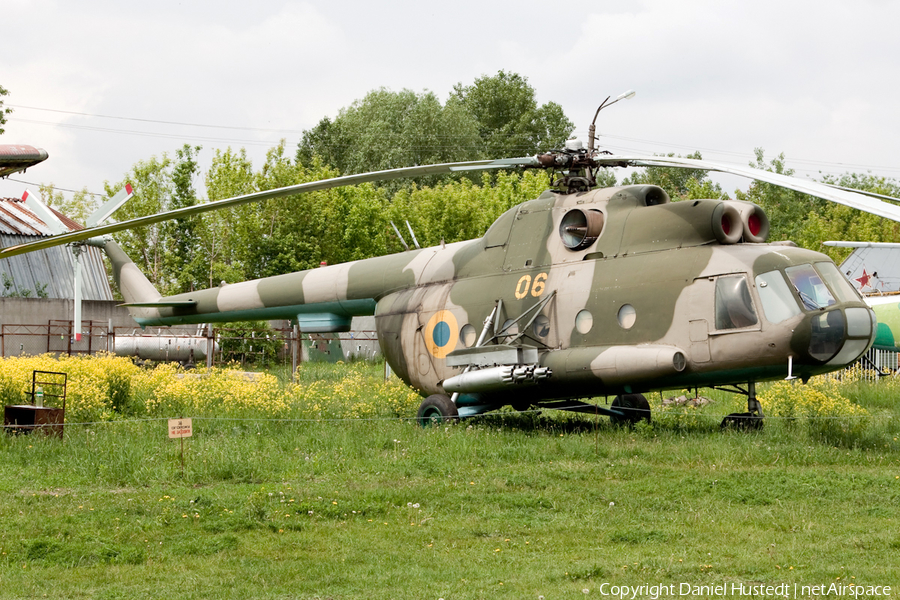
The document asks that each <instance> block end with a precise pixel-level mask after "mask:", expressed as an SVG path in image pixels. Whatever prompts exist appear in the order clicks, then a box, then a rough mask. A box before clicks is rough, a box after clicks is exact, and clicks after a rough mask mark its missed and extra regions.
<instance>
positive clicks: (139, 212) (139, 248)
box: [103, 153, 173, 294]
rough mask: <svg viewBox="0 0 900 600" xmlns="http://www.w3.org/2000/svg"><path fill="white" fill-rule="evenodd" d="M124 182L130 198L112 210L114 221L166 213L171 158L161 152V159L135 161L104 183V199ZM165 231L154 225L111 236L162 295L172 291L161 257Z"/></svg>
mask: <svg viewBox="0 0 900 600" xmlns="http://www.w3.org/2000/svg"><path fill="white" fill-rule="evenodd" d="M126 183H131V185H132V186H133V188H134V197H133V198H132V199H131V200H129V201H128V202H126V203H125V204H124V205H123V206H122V208H120V209H119V210H118V211H116V218H117V220H119V221H124V220H127V219H131V218H135V217H140V216H146V215H152V214H154V213H158V212H162V211H164V210H166V209H167V208H168V206H169V202H170V199H171V195H172V187H173V186H172V159H170V158H169V157H168V156H167V155H166V154H165V153H163V155H162V158H156V157H155V156H153V157H151V158H150V159H149V160H145V161H139V162H138V163H136V164H135V165H134V166H133V167H132V168H131V171H129V172H128V173H127V174H126V175H125V177H124V179H123V180H122V181H120V182H116V183H109V182H104V184H103V187H104V188H105V191H106V196H107V198H112V196H113V195H115V193H116V192H118V191H119V190H120V189H122V188H123V187H125V184H126ZM165 231H166V224H165V223H155V224H153V225H147V226H145V227H137V228H134V229H128V230H124V231H120V232H117V233H115V234H114V235H113V237H114V238H115V240H116V242H118V243H119V245H120V246H122V249H123V250H124V251H125V253H126V254H128V255H129V256H130V257H131V259H132V260H134V262H135V263H136V264H137V266H138V267H139V268H140V269H141V271H143V272H144V274H145V275H147V278H148V279H150V281H151V282H153V283H154V284H155V285H156V286H157V287H158V289H159V290H160V292H162V293H164V294H166V293H169V292H170V291H171V290H172V289H173V286H172V283H171V273H170V272H169V271H168V270H167V269H166V268H165V255H166V252H167V251H168V248H169V245H168V244H167V243H166V237H165Z"/></svg>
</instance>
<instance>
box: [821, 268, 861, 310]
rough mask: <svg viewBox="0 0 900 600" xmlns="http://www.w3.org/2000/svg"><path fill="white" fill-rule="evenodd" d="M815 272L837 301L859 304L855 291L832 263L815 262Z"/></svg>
mask: <svg viewBox="0 0 900 600" xmlns="http://www.w3.org/2000/svg"><path fill="white" fill-rule="evenodd" d="M816 271H818V272H819V274H820V275H822V279H824V280H825V283H826V284H827V285H828V287H829V288H831V291H832V292H834V295H835V296H837V298H838V300H839V301H841V302H859V301H860V300H861V298H860V297H859V294H857V293H856V289H854V287H853V286H852V285H851V284H850V282H849V281H847V278H846V277H844V275H843V273H841V272H840V271H839V270H838V268H837V267H836V266H835V265H834V263H830V262H817V263H816Z"/></svg>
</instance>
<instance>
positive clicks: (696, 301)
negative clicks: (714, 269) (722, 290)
mask: <svg viewBox="0 0 900 600" xmlns="http://www.w3.org/2000/svg"><path fill="white" fill-rule="evenodd" d="M713 294H714V288H713V282H712V281H711V280H710V279H708V278H703V279H697V280H695V281H694V284H693V285H692V286H691V303H690V312H689V318H688V334H689V335H690V340H691V360H693V361H694V362H697V363H705V362H709V318H710V317H711V316H712V314H713Z"/></svg>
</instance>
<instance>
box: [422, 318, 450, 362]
mask: <svg viewBox="0 0 900 600" xmlns="http://www.w3.org/2000/svg"><path fill="white" fill-rule="evenodd" d="M424 334H425V347H426V348H428V351H429V352H430V353H431V355H432V356H433V357H435V358H444V357H446V356H447V355H448V354H450V353H451V352H452V351H453V350H454V349H455V348H456V342H457V341H458V340H459V327H457V324H456V317H454V316H453V313H451V312H450V311H449V310H439V311H438V312H436V313H434V315H432V317H431V318H430V319H428V324H427V325H425V331H424Z"/></svg>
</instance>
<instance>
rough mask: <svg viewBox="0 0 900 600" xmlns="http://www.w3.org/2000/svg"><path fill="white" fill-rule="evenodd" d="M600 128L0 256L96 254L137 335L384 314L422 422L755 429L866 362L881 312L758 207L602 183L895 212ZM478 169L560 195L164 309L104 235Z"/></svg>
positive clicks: (396, 362) (326, 327)
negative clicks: (471, 227) (731, 188)
mask: <svg viewBox="0 0 900 600" xmlns="http://www.w3.org/2000/svg"><path fill="white" fill-rule="evenodd" d="M632 95H633V94H632ZM626 97H629V93H626V94H622V95H621V96H619V97H618V98H616V100H614V101H613V102H612V103H614V102H616V101H618V100H620V99H622V98H626ZM608 100H609V99H608V98H607V101H608ZM607 101H604V104H602V105H601V107H600V108H604V106H609V105H610V104H612V103H609V104H607ZM599 111H600V109H598V110H597V113H599ZM596 118H597V115H596V114H595V116H594V121H595V122H596ZM594 131H595V129H594V124H592V125H591V129H590V133H589V143H588V146H587V148H585V147H583V146H582V144H581V143H580V142H577V141H570V142H568V143H567V144H566V147H565V148H564V149H561V150H556V151H552V152H548V153H545V154H540V155H537V156H533V157H524V158H513V159H502V160H484V161H472V162H464V163H448V164H438V165H427V166H415V167H407V168H400V169H393V170H387V171H379V172H373V173H364V174H360V175H348V176H343V177H336V178H333V179H327V180H322V181H316V182H310V183H304V184H300V185H294V186H290V187H285V188H280V189H275V190H268V191H263V192H257V193H253V194H247V195H244V196H239V197H235V198H230V199H226V200H219V201H215V202H209V203H206V204H202V205H199V206H192V207H188V208H182V209H178V210H173V211H169V212H164V213H159V214H155V215H151V216H147V217H141V218H136V219H131V220H128V221H124V222H120V223H113V224H109V225H104V226H99V227H94V228H89V229H84V230H81V231H77V232H72V233H67V234H63V235H57V236H53V237H50V238H46V239H43V240H39V241H37V242H33V243H30V244H26V245H21V246H15V247H10V248H6V249H4V250H0V258H3V257H6V256H12V255H15V254H20V253H23V252H28V251H31V250H36V249H40V248H45V247H49V246H51V245H57V244H66V243H89V244H93V245H97V246H100V247H102V248H103V249H104V250H105V251H106V254H107V255H108V256H109V258H110V260H111V262H112V265H113V272H114V279H115V282H116V284H117V285H118V287H119V289H120V291H121V293H122V296H123V297H124V298H125V301H126V306H128V307H129V309H130V311H131V313H132V315H133V317H134V318H135V320H136V321H137V322H138V323H139V324H141V325H142V326H148V325H154V326H160V325H162V326H165V325H176V324H187V323H208V322H228V321H239V320H251V319H252V320H262V319H291V320H292V321H293V322H295V323H297V324H298V325H299V328H300V330H301V331H302V332H304V333H314V332H315V333H320V332H340V331H348V330H349V328H350V319H351V318H352V317H353V316H357V315H373V314H374V315H375V320H376V328H377V332H378V339H379V343H380V345H381V348H382V351H383V354H384V357H385V359H386V361H387V362H388V364H389V365H390V366H391V368H392V369H393V370H394V372H395V373H396V374H397V375H398V376H399V377H400V378H401V379H402V380H403V381H404V382H406V383H407V384H408V385H410V386H411V387H413V388H414V389H416V390H417V391H419V392H420V393H421V394H422V396H424V397H425V398H424V400H423V401H422V404H421V406H420V409H419V411H418V418H419V420H420V422H422V423H423V424H424V423H427V422H431V421H438V422H440V421H442V420H450V419H456V418H459V417H465V416H472V415H477V414H481V413H485V412H487V411H491V410H494V409H497V408H500V407H502V406H504V405H512V406H513V407H515V408H519V409H524V408H527V407H531V406H534V407H541V408H553V409H562V410H569V411H577V412H586V413H591V414H603V415H607V416H609V417H610V418H611V419H612V420H613V421H614V422H634V421H637V420H639V419H649V417H650V407H649V403H648V402H647V400H646V398H645V397H644V396H643V394H642V392H647V391H652V390H664V389H690V388H698V387H719V388H722V389H728V390H729V391H733V392H735V393H740V394H743V395H745V396H746V397H747V412H746V413H736V414H733V415H729V416H728V417H726V419H725V421H723V425H725V424H727V423H732V424H741V425H750V426H758V425H759V424H761V422H762V418H763V412H762V408H761V406H760V404H759V402H758V400H757V398H756V383H757V382H760V381H767V380H774V379H781V378H794V377H800V378H801V379H803V380H806V379H807V378H809V377H811V376H813V375H816V374H820V373H825V372H829V371H834V370H837V369H841V368H843V367H845V366H847V365H849V364H851V363H853V362H854V361H856V360H857V359H858V358H859V357H860V356H861V355H862V354H863V353H864V352H865V351H866V350H867V349H868V348H869V347H870V345H871V344H872V341H873V339H874V335H875V329H876V321H875V316H874V313H873V312H872V310H871V309H870V308H869V307H868V306H867V305H866V304H865V302H863V300H862V298H861V297H860V295H859V294H858V293H857V292H856V290H855V289H854V288H853V286H852V285H850V283H849V282H848V281H847V279H846V278H845V277H844V276H843V275H842V274H841V272H840V271H839V270H838V269H837V267H836V266H835V264H834V263H833V262H832V261H831V259H830V258H828V257H827V256H825V255H824V254H821V253H818V252H814V251H810V250H805V249H802V248H798V247H796V246H795V245H794V244H792V243H790V242H782V243H766V236H767V234H768V230H769V221H768V218H767V217H766V215H765V213H764V212H763V210H762V209H761V208H760V207H759V206H757V205H755V204H752V203H749V202H739V201H730V200H690V201H681V202H672V201H671V199H670V197H669V195H668V194H667V193H666V192H665V190H663V189H662V188H660V187H657V186H652V185H632V186H623V187H613V188H606V189H599V188H597V184H596V175H597V172H598V170H599V169H601V168H604V167H642V166H669V167H684V168H691V169H705V170H714V171H722V172H726V173H732V174H736V175H742V176H745V177H750V178H754V179H758V180H761V181H764V182H768V183H772V184H775V185H780V186H783V187H787V188H790V189H794V190H798V191H801V192H804V193H807V194H812V195H815V196H819V197H822V198H826V199H829V200H833V201H836V202H840V203H843V204H848V205H850V206H854V207H856V208H862V209H863V210H868V211H870V212H874V213H875V214H881V215H882V216H887V217H888V218H892V219H894V220H900V207H896V206H892V205H890V204H887V203H884V202H880V201H878V200H875V199H872V198H868V197H865V196H862V195H859V194H855V193H853V192H850V191H846V190H840V189H835V188H833V187H830V186H827V185H825V184H820V183H816V182H811V181H804V180H799V179H794V178H792V177H787V176H783V175H778V174H775V173H770V172H766V171H761V170H757V169H752V168H745V167H735V166H732V165H724V164H715V163H709V162H707V161H701V160H691V159H682V158H672V157H658V156H655V157H646V156H644V157H640V156H615V155H612V154H609V153H606V152H599V151H597V150H596V149H595V148H594V137H595V136H594ZM481 169H547V170H549V171H551V172H552V173H553V184H552V188H551V189H549V190H547V191H546V192H544V193H543V194H542V195H541V196H540V197H538V198H536V199H534V200H530V201H527V202H524V203H522V204H520V205H518V206H516V207H514V208H512V209H510V210H509V211H507V212H506V213H504V214H503V215H501V216H500V217H499V218H498V219H497V220H496V221H495V222H494V224H493V225H492V226H491V227H490V228H489V229H488V231H487V232H486V233H485V235H484V236H483V237H481V238H479V239H474V240H470V241H465V242H457V243H453V244H446V245H445V244H441V245H440V246H437V247H433V248H424V249H415V250H410V251H407V252H402V253H399V254H393V255H388V256H380V257H375V258H369V259H365V260H360V261H356V262H351V263H345V264H338V265H332V266H324V267H321V268H318V269H313V270H308V271H300V272H295V273H288V274H284V275H278V276H274V277H267V278H264V279H258V280H254V281H246V282H242V283H235V284H223V285H221V286H219V287H217V288H212V289H207V290H202V291H197V292H189V293H183V294H178V295H174V296H168V297H162V296H161V295H160V294H159V292H158V291H157V290H156V289H155V288H154V287H153V285H152V284H151V283H150V281H149V280H148V279H147V278H146V277H145V276H144V275H143V273H141V272H140V270H139V269H138V268H137V266H136V265H135V264H134V263H133V262H132V261H131V260H130V259H129V258H128V257H127V256H126V255H125V253H124V252H123V251H122V250H121V249H120V248H119V246H117V245H116V244H115V242H113V241H112V240H111V239H109V238H108V237H101V236H105V235H107V234H109V233H112V232H115V231H119V230H123V229H127V228H132V227H138V226H141V225H147V224H151V223H156V222H160V221H163V220H168V219H175V218H180V217H186V216H189V215H193V214H198V213H201V212H206V211H211V210H216V209H220V208H225V207H229V206H235V205H238V204H242V203H246V202H255V201H260V200H265V199H268V198H275V197H283V196H291V195H296V194H300V193H304V192H310V191H315V190H323V189H330V188H334V187H339V186H344V185H355V184H359V183H364V182H374V181H385V180H389V179H396V178H401V177H416V176H422V175H434V174H446V173H460V172H463V173H464V172H467V171H475V170H481ZM600 396H607V397H609V396H615V399H614V400H613V401H612V403H611V404H610V405H609V406H608V407H606V406H600V405H598V404H594V403H589V402H585V401H583V400H582V399H586V398H596V397H600Z"/></svg>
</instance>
